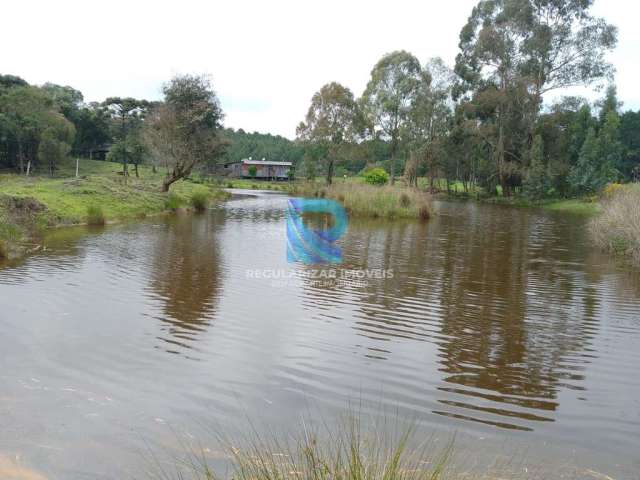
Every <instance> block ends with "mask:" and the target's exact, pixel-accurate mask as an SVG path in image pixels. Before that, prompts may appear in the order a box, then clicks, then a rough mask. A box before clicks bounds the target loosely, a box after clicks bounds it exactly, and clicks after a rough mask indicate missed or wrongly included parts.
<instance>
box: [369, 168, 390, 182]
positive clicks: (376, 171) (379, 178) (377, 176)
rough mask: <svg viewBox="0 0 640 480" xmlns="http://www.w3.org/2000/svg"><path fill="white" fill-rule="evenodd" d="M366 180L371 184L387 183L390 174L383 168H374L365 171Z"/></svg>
mask: <svg viewBox="0 0 640 480" xmlns="http://www.w3.org/2000/svg"><path fill="white" fill-rule="evenodd" d="M364 181H365V182H367V183H368V184H369V185H385V184H386V183H387V182H388V181H389V174H388V173H387V172H386V171H385V170H384V169H383V168H372V169H371V170H367V171H366V172H364Z"/></svg>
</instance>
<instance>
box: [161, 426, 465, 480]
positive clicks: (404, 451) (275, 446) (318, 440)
mask: <svg viewBox="0 0 640 480" xmlns="http://www.w3.org/2000/svg"><path fill="white" fill-rule="evenodd" d="M342 425H343V426H342V427H339V428H338V430H337V431H332V432H327V434H326V435H324V436H321V435H320V434H319V433H318V431H316V430H314V429H311V428H310V427H309V426H308V425H305V424H303V425H302V428H301V431H300V433H299V434H297V435H293V436H288V437H287V438H285V439H284V440H279V439H277V438H276V437H275V436H273V437H269V438H264V437H262V436H261V435H259V434H258V433H256V432H255V430H253V431H252V432H253V433H252V434H251V435H252V436H251V437H250V438H249V439H240V441H241V442H243V444H245V445H247V446H246V447H244V448H242V447H236V446H233V444H232V443H231V442H229V441H228V440H224V441H223V443H225V444H226V447H225V448H224V451H225V453H226V454H227V457H228V459H229V462H230V464H231V468H230V471H229V470H227V473H226V474H225V476H220V475H219V474H218V473H216V472H215V471H214V469H213V467H211V466H210V464H209V463H208V461H207V455H206V452H205V451H204V450H203V451H192V454H191V456H190V457H189V458H187V459H186V460H183V461H181V462H179V463H177V464H176V465H173V466H172V467H161V466H160V465H159V464H158V465H157V468H156V471H155V472H154V473H152V478H155V479H162V480H173V479H195V480H214V479H215V480H217V479H223V478H229V479H233V480H438V479H451V478H458V477H454V476H453V473H450V472H448V464H449V460H450V458H451V455H452V451H453V442H450V443H449V444H448V445H447V446H446V447H445V448H444V449H440V451H435V452H434V451H433V450H434V448H433V445H432V442H431V441H427V442H425V443H423V444H421V445H419V446H417V447H411V446H410V445H414V444H415V440H416V439H415V437H414V429H413V428H411V427H408V428H406V429H404V430H396V431H395V433H387V432H388V430H386V429H384V428H383V429H381V430H380V431H376V430H375V429H370V430H366V431H364V430H363V429H362V428H361V424H360V422H359V420H357V419H354V420H348V421H346V422H344V423H343V424H342ZM382 432H385V433H382ZM156 463H157V462H156Z"/></svg>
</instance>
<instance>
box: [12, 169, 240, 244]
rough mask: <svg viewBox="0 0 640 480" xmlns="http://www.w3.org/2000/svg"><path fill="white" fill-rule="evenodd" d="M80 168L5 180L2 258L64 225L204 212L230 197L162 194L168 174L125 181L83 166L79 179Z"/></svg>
mask: <svg viewBox="0 0 640 480" xmlns="http://www.w3.org/2000/svg"><path fill="white" fill-rule="evenodd" d="M74 169H75V165H74V164H71V163H68V164H63V165H62V166H61V168H60V169H59V170H58V171H57V172H56V177H54V178H51V177H48V176H35V175H34V176H30V177H26V176H24V175H13V174H5V175H0V257H10V256H15V255H17V254H19V251H20V248H18V247H19V245H20V243H22V242H25V241H28V240H29V239H32V238H34V237H37V236H38V235H39V234H41V233H42V231H43V229H45V228H49V227H57V226H63V225H79V224H103V223H111V222H119V221H123V220H129V219H134V218H141V217H144V216H147V215H154V214H159V213H162V212H165V211H168V210H172V209H176V208H180V207H186V208H191V205H192V203H193V202H194V201H195V202H196V203H193V206H194V207H196V208H202V206H203V203H204V204H205V205H206V203H208V202H209V201H215V200H221V199H224V198H226V197H227V196H228V195H229V194H228V193H226V192H224V191H222V190H220V189H217V188H212V187H211V186H207V185H200V184H196V183H192V182H188V181H180V182H177V183H176V184H174V185H173V186H172V188H171V191H170V193H169V194H166V193H162V192H161V191H160V184H161V181H162V178H163V173H159V172H158V173H153V172H152V171H151V169H150V168H147V167H141V168H140V178H136V177H135V176H130V177H129V178H127V179H126V181H125V179H124V177H123V176H122V175H120V174H119V172H120V171H121V169H122V166H121V165H119V164H115V163H110V162H101V161H92V160H82V161H81V163H80V177H79V178H75V170H74Z"/></svg>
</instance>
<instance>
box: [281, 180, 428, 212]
mask: <svg viewBox="0 0 640 480" xmlns="http://www.w3.org/2000/svg"><path fill="white" fill-rule="evenodd" d="M294 194H296V195H300V196H305V197H317V198H325V197H326V198H331V199H334V200H337V201H339V202H340V203H341V204H342V205H343V206H344V208H345V209H346V210H347V212H349V214H351V215H353V216H356V217H365V218H384V219H394V218H416V219H420V220H428V219H429V218H430V217H431V215H432V213H433V210H432V207H431V200H430V197H429V195H428V194H426V193H424V192H421V191H420V190H417V189H413V188H406V187H402V186H391V185H386V186H374V185H367V184H363V183H334V184H332V185H329V186H326V187H322V188H320V187H318V186H317V185H315V184H314V183H303V184H299V185H297V186H296V190H295V192H294Z"/></svg>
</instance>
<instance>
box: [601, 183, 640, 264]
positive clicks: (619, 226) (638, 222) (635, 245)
mask: <svg viewBox="0 0 640 480" xmlns="http://www.w3.org/2000/svg"><path fill="white" fill-rule="evenodd" d="M601 208H602V212H601V213H600V215H598V216H597V217H596V218H594V219H593V220H592V221H591V224H590V230H591V233H592V235H593V238H594V240H595V242H596V244H597V245H598V246H600V247H601V248H602V249H604V250H607V251H610V252H613V253H616V254H623V255H627V256H629V257H630V258H632V260H633V261H634V262H635V263H638V264H640V184H634V185H626V186H624V187H623V188H616V189H615V190H614V191H612V192H609V194H608V195H607V196H605V198H603V200H602V207H601Z"/></svg>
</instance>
